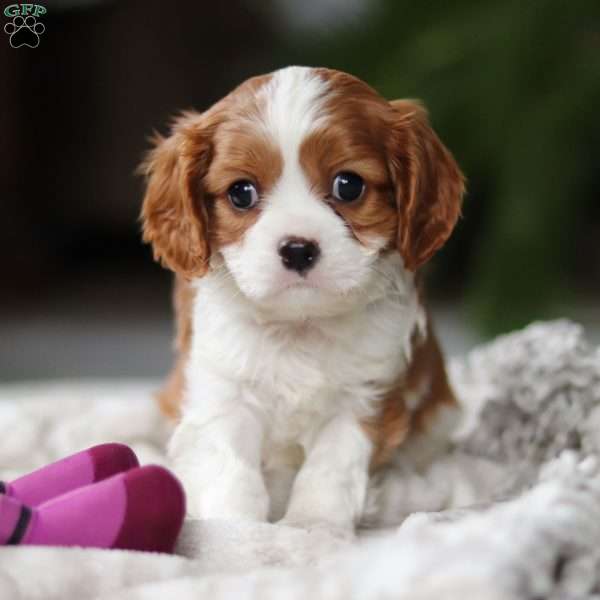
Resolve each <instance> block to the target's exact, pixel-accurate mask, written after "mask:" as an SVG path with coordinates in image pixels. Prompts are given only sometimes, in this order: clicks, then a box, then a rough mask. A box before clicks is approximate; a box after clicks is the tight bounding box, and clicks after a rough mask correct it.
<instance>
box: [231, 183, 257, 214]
mask: <svg viewBox="0 0 600 600" xmlns="http://www.w3.org/2000/svg"><path fill="white" fill-rule="evenodd" d="M227 195H228V196H229V201H230V202H231V204H233V206H235V208H238V209H240V210H248V209H249V208H252V207H253V206H254V205H255V204H256V203H257V202H258V192H257V191H256V187H255V186H254V184H253V183H252V182H251V181H247V180H245V179H241V180H240V181H236V182H235V183H234V184H232V185H231V186H229V189H228V190H227Z"/></svg>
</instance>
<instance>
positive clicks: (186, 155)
mask: <svg viewBox="0 0 600 600" xmlns="http://www.w3.org/2000/svg"><path fill="white" fill-rule="evenodd" d="M201 120H202V119H201V115H199V114H197V113H191V114H190V113H188V114H186V115H184V116H183V117H180V118H179V119H178V120H177V121H176V122H175V124H174V126H173V128H172V131H171V135H170V136H169V137H167V138H163V137H161V136H157V137H156V138H155V139H154V144H155V147H154V148H153V149H152V150H151V151H150V152H149V153H148V155H147V157H146V159H145V160H144V162H143V163H142V165H140V171H141V172H142V173H143V174H144V175H145V176H146V195H145V197H144V203H143V206H142V213H141V220H142V228H143V239H144V241H145V242H147V243H150V244H152V249H153V252H154V259H155V260H157V261H160V263H161V264H162V265H164V266H165V267H168V268H169V269H171V270H173V271H175V272H176V273H179V274H180V275H182V276H183V277H185V278H188V279H190V278H193V277H201V276H202V275H204V274H205V273H206V271H207V270H208V260H209V258H210V245H209V240H208V215H207V210H206V204H205V199H204V197H203V196H204V194H203V191H202V178H203V177H204V175H206V171H207V170H208V165H209V162H210V153H211V141H210V140H211V137H212V136H211V135H210V134H209V132H208V131H207V130H206V128H204V127H203V126H202V123H201Z"/></svg>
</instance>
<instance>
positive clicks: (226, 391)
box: [169, 382, 269, 521]
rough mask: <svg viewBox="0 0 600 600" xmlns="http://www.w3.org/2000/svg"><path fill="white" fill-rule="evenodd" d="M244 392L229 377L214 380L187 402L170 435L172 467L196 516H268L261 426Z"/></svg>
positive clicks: (188, 505) (189, 506)
mask: <svg viewBox="0 0 600 600" xmlns="http://www.w3.org/2000/svg"><path fill="white" fill-rule="evenodd" d="M211 383H212V382H211ZM231 388H233V389H231ZM215 392H218V394H217V396H212V397H210V398H209V397H207V396H208V395H209V394H210V395H212V394H214V393H215ZM241 395H242V394H241V393H240V390H239V389H238V388H237V386H232V385H230V384H227V383H225V382H222V385H217V386H215V385H210V386H209V388H208V389H206V390H205V392H204V394H203V396H204V398H203V399H202V400H201V403H200V404H198V405H197V406H196V405H194V404H193V403H189V405H188V410H187V411H186V413H185V414H184V417H183V420H182V421H181V423H180V425H179V426H178V427H177V429H176V430H175V433H174V435H173V438H172V440H171V444H170V447H169V453H170V456H171V458H172V460H173V467H174V470H175V472H176V473H177V475H178V476H179V477H180V479H181V481H182V482H183V486H184V488H185V490H186V494H187V508H188V514H189V515H190V516H192V517H194V518H202V519H211V518H212V519H228V518H241V519H250V520H260V521H264V520H266V518H267V512H268V504H269V502H268V495H267V491H266V488H265V484H264V481H263V477H262V474H261V469H260V467H261V447H262V440H263V425H262V423H261V421H260V419H259V417H258V415H257V414H256V413H255V412H254V411H253V409H251V408H250V407H249V406H248V405H247V404H245V403H244V402H243V401H242V400H241Z"/></svg>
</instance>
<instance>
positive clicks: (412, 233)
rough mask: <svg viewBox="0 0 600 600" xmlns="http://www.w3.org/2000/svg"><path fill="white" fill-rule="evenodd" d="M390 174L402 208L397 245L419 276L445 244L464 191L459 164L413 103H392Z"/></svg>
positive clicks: (458, 210) (409, 266)
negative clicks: (420, 269)
mask: <svg viewBox="0 0 600 600" xmlns="http://www.w3.org/2000/svg"><path fill="white" fill-rule="evenodd" d="M390 105H391V107H392V111H393V112H392V124H391V126H392V131H393V133H392V136H391V142H390V143H391V148H389V149H388V152H389V156H390V169H391V172H392V177H393V178H394V184H395V188H396V189H395V195H396V205H397V208H398V234H397V240H396V245H397V249H398V251H399V252H400V254H401V256H402V257H403V259H404V265H405V267H406V268H407V269H409V270H410V271H415V270H416V269H417V268H418V267H420V266H421V265H422V264H423V263H425V262H426V261H427V260H429V259H430V258H431V257H432V256H433V254H434V253H435V252H436V251H437V250H438V249H439V248H440V247H441V246H442V245H443V244H444V243H445V242H446V240H447V239H448V237H449V236H450V234H451V233H452V230H453V229H454V226H455V224H456V221H457V220H458V217H459V216H460V209H461V205H462V197H463V194H464V190H465V184H464V177H463V174H462V173H461V171H460V169H459V167H458V165H457V164H456V161H455V160H454V158H453V157H452V155H451V154H450V152H449V151H448V149H447V148H446V147H445V146H444V144H442V142H441V141H440V139H439V138H438V136H437V135H436V134H435V132H434V131H433V129H431V126H430V125H429V122H428V119H427V112H426V111H425V109H424V108H423V106H422V105H421V104H419V103H418V102H415V101H413V100H394V101H392V102H390Z"/></svg>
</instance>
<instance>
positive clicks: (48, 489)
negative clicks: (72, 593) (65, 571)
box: [0, 444, 185, 552]
mask: <svg viewBox="0 0 600 600" xmlns="http://www.w3.org/2000/svg"><path fill="white" fill-rule="evenodd" d="M138 464H139V463H138V460H137V457H136V456H135V454H134V453H133V451H132V450H131V449H130V448H128V447H127V446H124V445H122V444H103V445H101V446H95V447H93V448H89V449H88V450H84V451H82V452H79V453H77V454H74V455H73V456H69V457H67V458H64V459H62V460H60V461H58V462H55V463H52V464H50V465H47V466H46V467H43V468H41V469H38V470H37V471H34V472H33V473H30V474H28V475H25V476H23V477H21V478H19V479H16V480H15V481H12V482H10V483H2V482H0V544H24V545H25V544H31V545H45V546H86V547H95V548H122V549H127V550H146V551H155V552H172V551H173V547H174V545H175V541H176V539H177V536H178V534H179V531H180V529H181V525H182V522H183V518H184V515H185V497H184V493H183V490H182V488H181V485H180V483H179V482H178V481H177V479H176V478H175V477H174V476H173V475H172V474H171V473H170V472H169V471H167V470H166V469H164V468H162V467H158V466H152V465H151V466H146V467H139V466H138Z"/></svg>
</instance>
